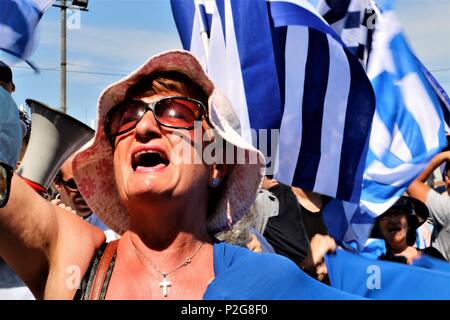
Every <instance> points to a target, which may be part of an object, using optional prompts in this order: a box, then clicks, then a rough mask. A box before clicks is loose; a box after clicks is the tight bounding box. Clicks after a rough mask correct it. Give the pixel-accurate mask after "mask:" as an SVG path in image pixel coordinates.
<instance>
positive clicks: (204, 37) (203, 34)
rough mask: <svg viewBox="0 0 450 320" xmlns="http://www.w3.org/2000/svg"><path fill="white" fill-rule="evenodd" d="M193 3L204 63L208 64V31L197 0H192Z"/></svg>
mask: <svg viewBox="0 0 450 320" xmlns="http://www.w3.org/2000/svg"><path fill="white" fill-rule="evenodd" d="M194 4H195V12H196V15H197V17H198V22H199V25H200V38H201V39H202V45H203V53H204V54H205V60H206V61H205V62H206V65H208V57H209V38H208V32H207V31H206V27H205V25H204V21H203V19H202V12H201V10H200V7H199V3H198V1H196V0H194Z"/></svg>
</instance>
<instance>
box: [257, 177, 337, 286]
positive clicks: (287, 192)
mask: <svg viewBox="0 0 450 320" xmlns="http://www.w3.org/2000/svg"><path fill="white" fill-rule="evenodd" d="M263 188H264V189H266V190H268V192H269V193H270V194H271V195H272V197H274V198H275V199H276V201H277V210H276V211H275V212H272V211H271V212H267V210H264V209H263V208H270V202H271V200H272V199H271V197H268V196H265V195H263V194H261V195H259V196H258V198H257V202H258V201H259V202H262V205H260V206H259V208H260V209H259V210H258V216H259V219H261V220H263V221H264V222H262V223H259V226H260V229H257V230H258V231H260V232H261V233H262V234H263V236H264V237H265V239H267V241H268V242H269V244H271V245H272V247H273V248H274V251H275V252H276V253H278V254H280V255H283V256H285V257H287V258H289V259H291V260H292V261H294V262H295V263H296V264H297V266H299V267H300V268H302V269H303V270H305V271H307V272H308V273H309V274H310V275H311V276H313V277H315V278H317V279H318V280H320V281H324V282H326V283H328V282H327V269H326V265H325V263H324V257H325V255H326V254H327V253H329V252H333V251H334V250H336V243H335V241H334V239H333V238H331V237H330V236H328V232H327V229H326V227H325V224H324V222H323V220H322V217H321V209H322V197H321V196H320V195H318V194H315V193H312V192H305V191H303V190H302V189H300V188H296V187H291V186H288V185H285V184H283V183H280V182H278V181H277V180H275V179H273V178H272V177H266V178H265V179H264V182H263ZM265 212H267V213H265Z"/></svg>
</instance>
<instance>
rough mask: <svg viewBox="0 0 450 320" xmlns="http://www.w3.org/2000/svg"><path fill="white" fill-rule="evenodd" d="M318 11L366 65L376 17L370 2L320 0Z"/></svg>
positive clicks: (367, 0)
mask: <svg viewBox="0 0 450 320" xmlns="http://www.w3.org/2000/svg"><path fill="white" fill-rule="evenodd" d="M317 11H318V12H319V13H320V14H321V15H322V16H323V18H324V19H325V20H326V21H327V22H328V23H329V24H330V26H331V27H332V28H333V30H334V31H335V32H336V33H337V34H338V35H339V36H340V37H341V38H342V41H343V42H344V43H345V44H346V45H347V47H348V49H349V50H350V52H352V53H353V54H354V55H355V56H356V57H357V58H358V59H359V60H361V61H362V62H364V64H366V62H367V59H368V55H369V53H370V45H371V42H372V34H373V30H374V28H375V17H376V15H375V12H374V11H373V9H372V8H371V7H370V0H320V2H319V3H318V5H317Z"/></svg>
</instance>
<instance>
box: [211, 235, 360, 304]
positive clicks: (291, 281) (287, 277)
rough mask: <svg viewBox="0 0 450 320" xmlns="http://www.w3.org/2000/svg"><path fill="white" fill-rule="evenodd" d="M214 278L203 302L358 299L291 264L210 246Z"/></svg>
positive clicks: (220, 245) (271, 256)
mask: <svg viewBox="0 0 450 320" xmlns="http://www.w3.org/2000/svg"><path fill="white" fill-rule="evenodd" d="M214 274H215V278H214V279H213V280H212V281H211V283H210V284H209V286H208V288H207V289H206V291H205V294H204V295H203V299H204V300H300V299H302V300H303V299H304V300H311V299H322V300H342V299H361V298H360V297H357V296H353V295H350V294H348V293H345V292H343V291H339V290H337V289H334V288H331V287H329V286H327V285H324V284H322V283H321V282H319V281H317V280H315V279H313V278H311V277H310V276H309V275H307V274H306V273H305V272H303V271H302V270H301V269H300V268H299V267H298V266H297V265H295V263H294V262H292V261H291V260H289V259H287V258H285V257H283V256H280V255H276V254H270V253H254V252H251V251H250V250H248V249H245V248H241V247H238V246H235V245H230V244H228V243H225V242H216V243H214Z"/></svg>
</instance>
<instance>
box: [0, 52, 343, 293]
mask: <svg viewBox="0 0 450 320" xmlns="http://www.w3.org/2000/svg"><path fill="white" fill-rule="evenodd" d="M207 105H208V108H207V107H206V106H207ZM210 128H214V130H213V131H211V130H209V129H210ZM238 128H239V122H238V120H237V117H236V115H235V114H234V111H233V108H232V107H231V106H230V105H229V103H228V101H227V100H226V99H225V98H224V97H223V96H222V95H221V94H220V92H218V91H217V90H216V89H215V88H214V85H213V84H212V82H211V81H210V80H209V78H208V77H207V76H206V74H205V73H204V71H203V69H202V68H201V66H200V64H199V62H198V61H197V60H196V59H195V58H194V57H193V56H192V55H191V54H190V53H188V52H184V51H169V52H166V53H162V54H160V55H158V56H155V57H153V58H151V59H150V60H148V61H147V62H146V63H145V64H144V65H143V66H141V67H140V68H139V69H138V70H137V71H135V72H133V73H132V74H131V75H129V76H128V77H126V78H124V79H123V80H121V81H119V82H118V83H116V84H113V85H112V86H110V87H109V88H107V89H106V90H105V91H104V92H103V93H102V95H101V97H100V100H99V109H98V131H97V133H96V136H95V138H94V139H93V141H92V142H91V143H90V144H89V145H87V146H86V147H85V149H84V150H82V151H81V152H79V153H78V155H77V156H76V157H75V159H74V164H73V170H74V177H75V180H76V183H77V185H78V187H79V189H80V191H81V193H82V195H83V197H84V199H85V200H86V202H87V204H88V205H89V207H90V208H91V209H92V210H93V212H95V213H96V214H97V215H98V216H99V218H100V219H101V220H103V221H104V222H105V223H106V224H107V225H108V226H109V227H111V228H112V229H113V230H114V231H116V232H117V233H119V234H121V235H122V237H121V239H120V240H118V241H116V242H113V243H112V244H110V245H108V246H106V245H105V237H104V235H103V233H102V232H101V231H100V230H99V229H97V228H95V227H92V226H90V225H89V224H87V223H85V222H83V221H80V219H77V218H76V217H74V216H73V215H72V214H70V213H69V212H66V211H65V210H63V209H61V208H58V207H56V206H52V205H50V204H48V203H47V202H45V201H44V200H42V199H40V198H39V197H37V196H36V195H34V194H33V191H31V190H30V189H29V188H28V187H26V186H25V185H24V183H23V182H21V181H20V179H18V178H14V181H13V188H14V190H15V191H16V192H14V194H13V196H12V199H11V203H10V204H9V205H8V206H7V207H6V208H5V209H2V210H0V229H1V232H0V255H3V256H4V257H5V258H6V260H7V261H8V263H9V264H10V265H11V266H12V267H13V268H14V269H15V270H16V271H17V272H18V274H19V275H20V276H21V277H22V278H23V279H24V281H25V283H26V284H27V285H28V286H29V287H30V288H31V289H32V291H33V293H34V294H35V296H37V297H38V298H58V299H72V298H73V297H74V296H75V297H76V298H81V299H201V298H204V299H283V298H284V299H289V298H290V299H295V298H309V299H312V298H333V299H336V298H346V297H347V296H346V295H344V294H341V293H340V292H337V291H335V290H333V289H330V288H327V287H325V286H323V285H321V284H320V283H318V282H315V281H313V280H312V279H311V278H309V277H307V276H306V275H305V274H304V273H302V272H301V271H299V270H298V269H297V268H296V266H295V264H293V263H291V262H290V261H289V260H287V259H285V258H283V257H279V256H276V255H270V254H261V255H258V254H254V253H252V252H250V251H248V250H245V249H243V248H239V247H236V246H232V245H227V244H225V243H219V242H217V241H215V240H214V239H213V238H212V237H211V236H210V234H214V233H215V232H218V231H221V230H224V229H226V228H228V227H229V226H231V225H232V224H234V223H235V222H236V221H237V220H239V218H240V217H241V216H242V215H243V214H245V213H246V212H247V211H248V209H249V208H250V206H251V204H252V202H253V201H254V199H255V197H256V193H257V191H258V188H259V186H260V184H261V182H262V177H263V173H264V172H263V160H264V159H263V157H262V155H261V153H260V152H259V151H257V150H255V149H254V148H253V147H252V146H251V145H249V144H247V143H245V142H244V141H243V140H242V139H241V138H240V136H239V135H238V134H237V132H236V131H235V129H238ZM223 141H225V145H224V146H223V147H221V143H220V142H223ZM221 155H222V156H221ZM199 159H200V161H199ZM224 159H226V160H227V161H228V163H225V164H224V163H223V161H222V160H224ZM212 160H213V161H212ZM83 275H84V280H83V282H82V285H81V288H80V289H79V290H78V291H77V289H78V284H79V281H78V282H77V281H76V280H79V278H80V277H83ZM77 276H78V278H77Z"/></svg>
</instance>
